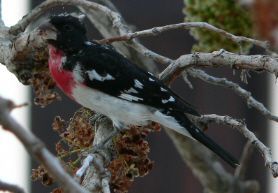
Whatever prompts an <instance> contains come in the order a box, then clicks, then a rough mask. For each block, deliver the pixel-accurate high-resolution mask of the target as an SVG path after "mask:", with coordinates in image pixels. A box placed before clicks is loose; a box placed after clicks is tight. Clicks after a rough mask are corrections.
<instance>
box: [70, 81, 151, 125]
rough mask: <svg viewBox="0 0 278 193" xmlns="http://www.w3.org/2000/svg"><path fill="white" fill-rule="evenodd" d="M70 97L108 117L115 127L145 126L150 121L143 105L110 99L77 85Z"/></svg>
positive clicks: (146, 109) (100, 93) (149, 116)
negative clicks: (124, 125)
mask: <svg viewBox="0 0 278 193" xmlns="http://www.w3.org/2000/svg"><path fill="white" fill-rule="evenodd" d="M72 96H73V98H74V99H75V100H76V102H78V103H79V104H81V105H82V106H84V107H87V108H89V109H91V110H93V111H96V112H98V113H101V114H104V115H106V116H108V117H109V118H110V119H112V121H113V124H114V125H115V126H121V125H120V124H121V123H124V124H126V125H131V124H132V125H146V124H147V123H148V121H149V120H151V115H152V113H151V112H150V111H149V110H148V108H146V107H144V106H143V105H141V104H136V103H131V102H128V101H126V100H123V99H119V98H116V97H112V96H109V95H107V94H104V93H102V92H100V91H97V90H95V89H91V88H86V87H85V86H83V85H77V86H76V87H75V88H74V89H73V92H72Z"/></svg>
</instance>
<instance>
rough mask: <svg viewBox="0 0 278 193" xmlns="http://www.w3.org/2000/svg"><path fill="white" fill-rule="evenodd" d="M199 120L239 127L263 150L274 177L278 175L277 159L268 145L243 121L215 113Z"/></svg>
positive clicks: (258, 148)
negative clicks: (273, 157) (275, 159)
mask: <svg viewBox="0 0 278 193" xmlns="http://www.w3.org/2000/svg"><path fill="white" fill-rule="evenodd" d="M199 121H200V122H201V123H203V124H208V123H217V124H222V125H228V126H230V127H232V128H235V129H237V130H238V131H239V132H240V133H241V134H242V135H243V136H244V137H245V138H246V139H247V140H248V141H250V142H251V143H252V144H253V145H254V146H255V147H256V149H257V150H258V151H259V152H261V154H262V156H263V158H264V160H265V165H266V167H268V168H269V169H270V170H271V172H272V175H273V177H278V163H277V162H276V161H273V159H272V154H271V150H270V149H269V148H268V147H266V146H265V145H264V144H263V143H262V142H261V141H260V140H259V139H258V138H257V137H256V135H255V134H254V133H253V132H251V131H250V130H249V129H248V128H247V127H246V125H245V124H244V123H243V122H241V121H238V120H235V119H233V118H231V117H229V116H220V115H215V114H210V115H203V116H202V117H201V118H199Z"/></svg>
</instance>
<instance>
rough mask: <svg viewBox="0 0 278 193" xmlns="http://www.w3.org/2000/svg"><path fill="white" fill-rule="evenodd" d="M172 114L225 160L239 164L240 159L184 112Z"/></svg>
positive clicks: (201, 141)
mask: <svg viewBox="0 0 278 193" xmlns="http://www.w3.org/2000/svg"><path fill="white" fill-rule="evenodd" d="M171 115H172V116H173V117H175V119H176V120H177V121H178V123H179V124H181V125H182V126H183V127H184V128H186V130H187V132H188V133H189V134H190V135H191V137H192V138H194V139H196V140H197V141H199V142H200V143H202V144H203V145H205V146H206V147H207V148H209V149H210V150H211V151H213V152H214V153H215V154H217V155H218V156H219V157H221V158H222V159H223V160H225V161H226V162H227V163H228V164H229V165H231V166H232V167H234V168H235V167H237V166H239V163H238V161H237V160H236V159H235V158H234V157H233V156H231V155H230V154H229V153H228V152H227V151H225V150H224V149H223V148H222V147H220V146H219V145H217V144H216V143H215V142H214V141H213V140H212V139H211V138H209V137H208V136H206V135H205V134H204V133H203V131H201V130H200V129H199V128H198V127H196V126H195V125H194V124H193V123H192V122H191V121H190V120H189V119H188V118H187V117H186V116H185V115H184V114H183V113H180V112H171Z"/></svg>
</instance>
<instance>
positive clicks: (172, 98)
mask: <svg viewBox="0 0 278 193" xmlns="http://www.w3.org/2000/svg"><path fill="white" fill-rule="evenodd" d="M161 102H162V103H163V104H166V103H168V102H175V99H174V97H172V96H170V97H169V99H165V100H161Z"/></svg>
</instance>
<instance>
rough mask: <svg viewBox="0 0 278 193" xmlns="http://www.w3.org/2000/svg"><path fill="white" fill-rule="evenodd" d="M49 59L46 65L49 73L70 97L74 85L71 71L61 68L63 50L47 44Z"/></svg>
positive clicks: (63, 55) (63, 60) (63, 57)
mask: <svg viewBox="0 0 278 193" xmlns="http://www.w3.org/2000/svg"><path fill="white" fill-rule="evenodd" d="M48 49H49V60H48V67H49V70H50V73H51V75H52V77H53V79H54V80H55V82H56V84H57V86H58V87H59V88H60V89H61V90H62V91H64V92H65V93H66V94H67V95H68V96H69V97H71V98H72V89H73V87H74V85H75V82H74V77H73V74H72V72H70V71H66V70H65V69H63V62H65V54H64V52H63V51H61V50H59V49H57V48H55V47H54V46H52V45H49V46H48Z"/></svg>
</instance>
